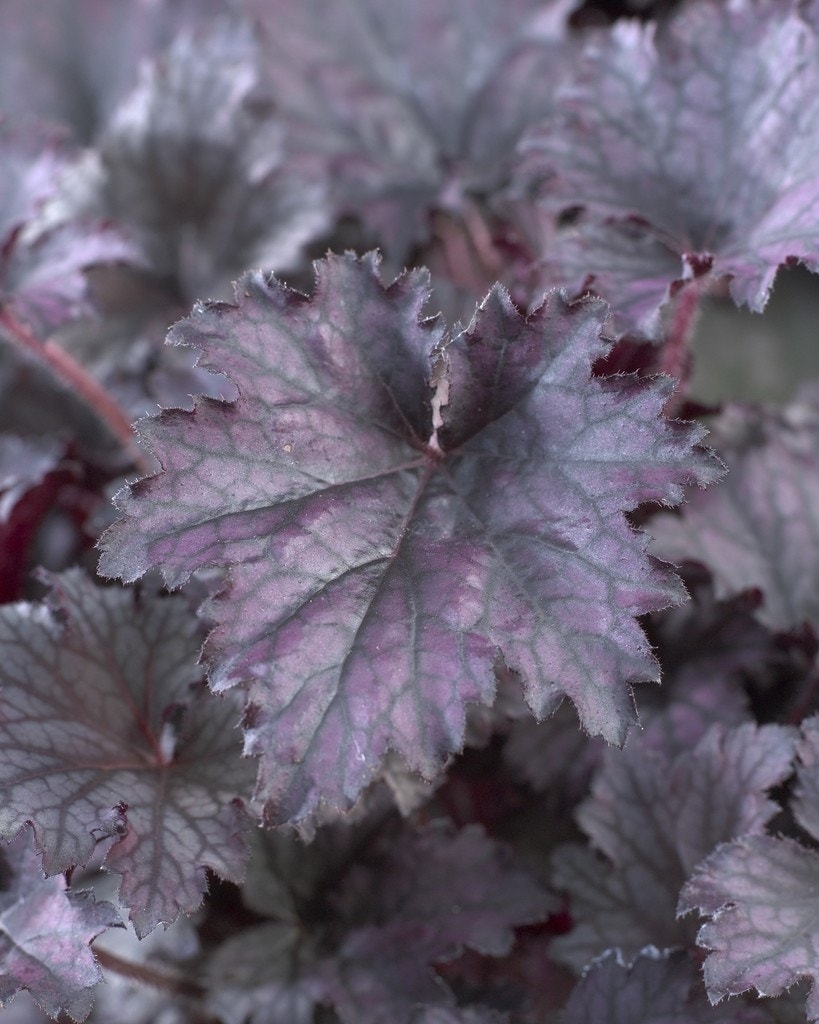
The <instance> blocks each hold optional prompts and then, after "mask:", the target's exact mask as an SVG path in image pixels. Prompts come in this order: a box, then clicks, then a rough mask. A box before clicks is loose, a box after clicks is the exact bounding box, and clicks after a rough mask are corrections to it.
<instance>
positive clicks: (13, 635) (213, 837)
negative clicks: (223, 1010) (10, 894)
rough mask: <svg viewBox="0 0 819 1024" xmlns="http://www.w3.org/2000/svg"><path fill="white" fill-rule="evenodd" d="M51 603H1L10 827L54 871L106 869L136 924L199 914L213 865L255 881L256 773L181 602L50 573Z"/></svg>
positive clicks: (3, 763)
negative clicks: (247, 828) (246, 799)
mask: <svg viewBox="0 0 819 1024" xmlns="http://www.w3.org/2000/svg"><path fill="white" fill-rule="evenodd" d="M51 582H52V592H51V603H50V605H33V604H22V603H21V604H16V605H7V606H5V607H3V608H0V642H2V646H3V655H4V657H3V664H2V666H1V667H0V681H2V691H0V793H2V807H1V808H0V832H2V834H3V835H4V836H5V837H11V836H13V835H14V834H15V833H17V832H18V831H19V830H20V829H21V828H22V827H23V826H24V825H25V824H26V823H29V824H31V825H32V826H33V828H34V834H35V837H36V843H37V847H38V849H39V850H41V851H42V853H43V863H44V866H45V870H46V872H47V873H48V874H54V873H56V872H60V871H66V870H68V869H69V868H71V867H73V866H75V865H83V864H85V863H86V862H87V861H88V859H89V858H90V857H91V855H92V853H93V852H94V849H95V847H96V845H97V843H98V842H99V841H101V840H103V839H113V840H114V843H113V845H112V846H111V848H110V849H109V850H108V853H107V857H106V861H105V866H106V867H107V868H108V869H109V870H111V871H115V872H117V873H119V874H121V875H122V876H123V879H122V882H121V886H120V898H121V900H122V902H123V903H124V904H125V906H126V907H128V908H129V910H130V913H131V919H132V921H133V923H134V926H135V928H136V930H137V932H138V934H140V935H143V934H145V933H146V932H148V931H150V930H151V929H152V928H154V927H155V926H156V925H157V924H158V923H159V922H165V923H168V922H170V921H173V920H174V919H175V918H176V917H177V915H178V914H179V913H180V911H185V912H188V913H190V912H191V911H193V910H194V909H195V908H196V907H197V906H198V905H199V902H200V901H201V898H202V893H203V892H204V890H205V884H206V879H205V869H206V868H210V869H211V870H213V871H215V872H216V873H217V874H218V875H221V876H222V877H223V878H228V879H231V880H233V881H239V880H240V879H241V877H242V872H243V866H244V860H245V855H246V854H245V847H244V842H243V840H242V838H241V832H242V830H243V824H244V818H243V814H242V812H241V808H240V806H239V805H240V803H241V798H242V796H244V795H245V794H246V790H247V788H248V786H249V783H250V780H251V778H252V771H251V772H250V774H249V772H248V769H249V768H250V765H249V764H248V763H247V762H245V761H243V760H242V758H241V756H240V753H239V750H238V749H237V747H236V740H235V738H234V734H233V733H232V728H233V725H234V722H235V714H234V709H233V707H232V705H231V703H230V702H227V703H225V704H223V705H222V706H219V702H218V701H216V700H215V699H214V698H213V697H212V696H211V695H209V694H208V693H207V690H206V689H204V686H203V684H202V683H201V680H200V676H201V672H200V670H199V669H197V667H196V664H195V659H196V652H197V650H198V647H199V643H200V638H199V635H198V625H197V623H196V620H195V618H194V617H193V615H192V614H191V612H190V610H189V609H188V607H187V604H186V602H185V601H184V600H183V599H182V598H172V599H161V598H157V597H150V596H147V595H146V596H142V597H138V598H135V595H134V594H133V593H132V592H128V591H124V590H120V589H118V588H110V587H109V588H104V589H103V588H100V587H96V586H94V585H93V584H92V583H91V582H90V581H89V580H88V579H87V578H86V577H85V576H84V575H83V573H81V572H80V571H79V570H72V571H70V572H68V573H65V574H63V575H62V576H59V577H53V578H51Z"/></svg>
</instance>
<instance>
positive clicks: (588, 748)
mask: <svg viewBox="0 0 819 1024" xmlns="http://www.w3.org/2000/svg"><path fill="white" fill-rule="evenodd" d="M605 749H606V744H605V742H604V741H603V740H602V739H601V738H600V737H599V736H591V737H590V736H587V735H586V733H585V732H584V731H583V729H582V728H581V726H580V723H579V722H578V720H577V714H576V713H575V711H574V709H573V708H572V706H571V705H569V704H567V703H565V702H564V703H563V704H561V705H560V707H559V708H558V709H557V711H555V713H554V714H553V715H550V716H549V718H547V719H545V720H544V721H543V722H536V721H535V720H534V719H532V718H531V717H530V718H518V719H516V720H515V721H514V722H513V723H512V725H511V727H510V729H509V734H508V736H507V738H506V742H505V743H504V747H503V757H504V760H505V761H506V763H507V764H508V765H509V767H510V768H511V769H512V771H513V773H514V774H515V776H516V777H517V778H518V779H521V780H522V781H524V782H527V783H528V784H529V785H530V786H531V787H532V788H533V789H534V790H536V791H541V790H547V791H548V792H549V795H550V798H551V800H552V801H554V802H555V803H556V805H557V806H559V807H561V808H563V809H565V808H567V807H571V806H573V805H574V804H575V803H576V802H577V801H578V800H579V799H580V798H581V797H582V796H583V795H584V794H585V793H586V791H587V789H588V786H589V780H590V779H591V776H592V774H593V773H594V770H595V768H597V766H598V764H599V763H600V759H601V757H602V756H603V752H604V750H605Z"/></svg>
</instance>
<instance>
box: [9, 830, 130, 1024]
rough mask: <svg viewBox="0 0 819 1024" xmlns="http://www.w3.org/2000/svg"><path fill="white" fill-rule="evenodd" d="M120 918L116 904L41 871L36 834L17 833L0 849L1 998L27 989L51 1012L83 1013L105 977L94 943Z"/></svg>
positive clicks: (79, 1015) (78, 1017)
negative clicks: (34, 842)
mask: <svg viewBox="0 0 819 1024" xmlns="http://www.w3.org/2000/svg"><path fill="white" fill-rule="evenodd" d="M119 924H120V920H119V915H118V914H117V912H116V910H115V909H114V908H113V907H112V906H111V904H110V903H97V902H95V900H94V897H93V896H92V894H91V893H90V892H74V891H72V890H70V889H68V888H67V886H66V883H65V879H64V878H63V877H62V876H61V875H58V876H57V877H56V878H43V873H42V869H41V868H40V860H39V857H37V856H36V854H35V853H34V851H33V850H32V846H31V837H30V836H29V835H28V834H27V833H26V834H24V835H21V836H19V837H18V838H17V839H16V840H15V841H14V842H13V843H12V844H11V845H10V846H7V847H4V848H3V849H2V851H1V852H0V1005H2V1004H5V1003H6V1002H7V1001H8V1000H9V999H11V998H13V996H15V995H16V994H17V993H18V992H19V991H20V990H21V989H27V990H28V991H29V992H30V993H31V994H32V996H33V997H34V999H35V1001H36V1002H37V1005H38V1006H40V1007H41V1008H42V1009H43V1010H44V1011H45V1012H46V1013H47V1014H49V1015H50V1016H51V1017H53V1018H55V1019H56V1017H57V1015H58V1014H59V1013H61V1012H62V1011H63V1010H64V1011H65V1012H66V1013H67V1014H68V1015H69V1017H71V1019H72V1020H76V1021H81V1020H85V1018H86V1017H87V1016H88V1014H89V1013H90V1011H91V1003H92V989H93V988H94V987H95V986H96V984H97V983H98V982H99V981H101V980H102V974H101V972H100V969H99V967H98V966H97V963H96V961H95V960H94V956H93V954H92V952H91V950H90V949H89V943H90V942H91V941H92V939H95V938H96V937H97V936H98V935H99V934H100V933H101V932H103V931H104V930H105V929H106V928H112V927H115V926H117V925H119Z"/></svg>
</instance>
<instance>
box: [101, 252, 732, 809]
mask: <svg viewBox="0 0 819 1024" xmlns="http://www.w3.org/2000/svg"><path fill="white" fill-rule="evenodd" d="M317 269H318V275H319V276H318V284H317V287H316V292H315V294H314V296H313V297H312V298H311V299H306V298H305V297H304V296H301V295H299V294H297V293H295V292H290V291H287V290H286V289H284V288H283V287H282V286H281V285H279V284H278V283H277V282H275V280H274V281H267V280H266V279H265V278H264V277H262V276H261V275H259V274H249V275H247V276H245V277H244V278H243V279H242V281H241V282H240V284H239V286H238V290H237V297H238V303H239V305H237V306H226V305H206V306H202V307H199V308H198V309H197V310H196V311H195V313H194V315H193V316H192V317H191V318H190V319H189V320H187V321H184V322H183V323H182V324H181V325H179V326H178V327H177V328H176V329H175V331H174V339H175V340H176V341H177V342H183V343H188V344H191V345H194V346H195V347H197V348H199V349H200V350H202V351H203V352H204V353H205V356H204V360H203V363H202V365H204V366H205V367H206V368H207V369H213V370H222V371H223V372H225V373H226V374H227V375H228V376H229V377H230V379H231V380H232V381H233V383H234V384H235V385H236V387H237V389H238V391H239V398H238V400H237V401H236V402H235V403H234V404H232V405H226V404H219V403H215V402H202V403H200V404H199V407H198V408H197V409H196V411H195V412H194V413H193V414H192V415H191V414H188V413H184V412H179V413H176V412H167V413H165V414H163V415H162V416H161V417H159V418H157V419H154V420H146V421H143V424H142V428H141V432H142V435H143V436H144V438H145V439H146V440H147V441H148V443H149V445H150V447H151V448H152V449H153V450H154V451H155V452H156V454H157V456H158V457H159V459H160V461H161V462H162V464H163V466H164V468H165V471H164V473H163V474H161V475H159V476H156V477H153V478H150V479H147V480H144V481H142V482H140V483H138V484H137V485H136V487H135V488H134V490H133V493H132V495H131V496H130V497H127V496H124V497H123V498H121V505H122V508H123V510H124V511H125V512H126V513H128V518H127V519H126V520H124V521H123V522H121V523H120V524H118V525H116V526H115V527H114V528H113V529H112V530H111V531H110V532H109V533H107V534H106V536H105V538H104V540H103V548H104V554H103V558H102V560H101V562H100V569H101V572H103V573H104V574H106V575H110V576H114V575H117V576H122V577H123V578H124V579H127V580H133V579H135V578H137V577H138V576H140V575H141V574H142V573H144V572H145V571H146V570H147V569H148V568H149V567H150V566H161V567H162V571H163V573H164V575H165V578H166V580H167V581H168V582H169V583H170V584H171V585H174V586H175V585H179V584H180V583H181V582H182V581H184V580H185V579H186V578H187V577H188V576H189V575H190V573H191V571H192V570H193V569H195V568H197V567H204V566H208V565H226V566H229V567H230V585H229V587H228V588H227V589H226V591H225V592H224V594H223V595H222V596H220V597H219V598H218V599H217V600H216V601H215V602H213V605H212V607H210V608H209V614H211V615H213V616H214V617H215V619H216V621H217V623H218V625H217V627H216V629H215V631H214V632H213V633H212V634H211V636H210V638H209V640H208V644H207V648H206V652H205V653H206V657H207V659H208V662H209V664H210V676H211V682H212V684H213V685H214V686H215V687H216V688H217V689H223V688H225V687H228V686H232V685H235V684H236V683H238V682H243V683H246V684H247V685H248V694H249V709H248V712H247V715H246V729H247V749H248V750H249V751H250V752H252V753H258V754H261V755H262V762H261V769H260V779H259V790H258V793H259V796H260V798H261V799H262V800H263V801H264V802H265V804H266V814H267V816H268V817H269V818H270V819H272V820H288V819H293V820H296V821H304V820H305V819H307V818H309V816H310V815H311V814H312V813H313V812H314V810H315V809H316V807H317V806H318V805H319V804H320V803H321V802H322V801H326V802H327V803H328V805H329V806H331V807H333V806H335V807H344V806H349V804H350V803H351V802H352V801H353V800H354V799H355V797H356V796H357V794H358V793H359V792H360V790H361V789H362V787H363V786H364V785H366V783H367V782H368V781H369V780H370V779H371V778H372V777H373V774H374V773H375V772H376V771H377V770H378V766H379V763H380V761H381V759H382V758H383V756H384V754H385V753H386V751H387V750H388V749H389V748H393V749H395V750H396V751H397V752H398V753H400V754H401V755H402V756H403V757H404V758H405V759H406V760H407V762H408V763H409V765H410V767H412V768H413V769H414V770H416V771H420V772H421V773H422V774H423V775H425V776H426V777H428V778H429V777H432V776H434V775H435V773H436V771H437V770H438V769H439V766H440V764H441V762H442V760H443V757H444V756H445V755H446V754H447V753H449V752H450V751H453V750H457V749H458V748H459V747H460V745H461V743H462V740H463V733H464V706H465V704H466V703H467V702H469V701H480V702H485V703H488V702H491V700H492V697H493V694H494V689H495V684H494V673H493V665H494V663H495V662H496V659H497V657H498V655H499V654H500V655H501V656H502V657H503V658H504V659H505V661H506V662H507V664H508V665H509V666H510V667H511V668H513V669H515V670H517V671H519V672H520V673H521V675H522V677H523V679H524V681H525V687H526V693H527V699H528V702H529V704H530V706H531V707H532V709H533V710H534V711H535V713H536V714H537V715H543V714H545V713H548V712H549V711H550V710H552V708H554V707H555V706H556V704H557V703H558V701H559V698H560V696H561V695H562V694H568V695H569V696H570V697H571V698H572V700H573V701H574V702H575V704H576V705H577V706H578V708H579V711H580V716H581V720H582V721H583V724H584V725H585V727H586V728H587V729H589V730H590V731H592V732H599V733H602V734H603V735H605V736H606V737H607V738H608V739H611V740H616V739H618V738H622V736H623V735H624V732H625V728H626V725H627V723H628V722H629V721H630V720H632V718H633V709H632V707H631V702H630V697H629V689H628V685H627V684H628V683H630V682H632V681H635V680H638V679H651V678H656V674H657V672H656V665H655V663H654V661H653V659H652V657H651V654H650V651H649V650H648V648H647V645H646V642H645V639H644V637H643V635H642V632H641V631H640V629H639V627H638V626H637V624H636V622H635V621H634V616H635V615H637V614H640V613H642V612H645V611H647V610H649V609H651V608H657V607H660V606H665V605H667V604H669V603H673V602H674V601H678V600H680V598H681V596H682V594H681V591H680V587H679V584H678V582H677V581H676V579H675V578H673V577H671V576H670V575H669V574H668V573H667V572H666V571H665V570H664V569H663V568H662V567H659V566H658V565H656V564H652V563H651V562H650V561H648V560H647V559H646V558H645V556H644V554H643V538H641V537H640V536H639V535H637V534H636V533H635V532H634V531H633V530H632V529H631V528H630V527H629V526H628V525H627V524H626V521H625V519H624V516H623V511H624V510H625V509H627V508H633V507H634V506H635V505H637V504H639V503H640V502H642V501H645V500H651V499H655V500H659V501H661V502H669V503H673V502H676V501H677V500H678V499H679V496H680V493H681V485H682V484H683V482H685V481H687V480H688V481H690V480H698V481H700V482H705V481H708V480H711V479H713V478H714V477H715V476H717V475H718V473H719V469H718V467H717V466H716V465H715V463H714V462H713V461H712V460H711V458H710V457H709V456H708V455H706V454H705V453H703V452H698V453H693V452H692V451H691V445H692V443H694V442H696V441H698V440H699V438H700V437H701V431H700V429H699V428H697V427H695V426H693V425H689V424H682V423H671V424H669V423H665V422H663V421H662V420H661V419H660V410H661V408H662V405H663V402H664V401H665V397H666V395H667V391H668V388H667V384H666V383H665V382H652V383H645V382H640V381H637V380H634V379H628V380H621V379H616V380H612V381H607V382H601V381H599V380H597V379H594V378H592V377H591V376H590V365H591V362H592V361H593V360H594V359H595V358H596V357H597V355H598V354H599V353H600V351H601V350H602V349H603V347H604V343H603V342H602V341H601V339H600V337H599V331H600V325H601V321H602V318H603V316H604V310H603V309H602V308H601V306H600V305H599V304H597V303H594V302H591V303H585V304H579V305H574V306H572V305H569V304H568V303H567V302H566V301H565V300H564V299H563V298H561V297H560V296H559V295H558V294H551V295H550V296H548V297H547V298H546V300H545V302H544V304H543V305H542V306H541V307H540V308H539V309H538V310H537V311H536V312H534V313H533V314H532V315H531V316H530V317H529V318H524V317H522V316H521V315H520V314H519V313H518V312H517V311H516V310H515V308H514V307H513V306H512V304H511V302H510V301H509V299H508V297H507V296H506V295H505V293H504V292H503V291H502V290H500V289H496V290H494V291H493V292H491V293H490V295H489V296H488V297H487V299H486V300H485V302H484V304H483V305H482V307H481V309H480V311H479V312H478V313H477V314H476V318H475V320H474V321H473V323H472V325H471V326H470V327H469V329H468V330H466V331H465V332H463V333H461V334H457V335H456V336H454V337H452V336H448V335H445V332H444V330H443V328H442V326H441V325H440V324H439V323H438V322H437V321H435V322H433V321H419V313H420V311H421V308H422V305H423V303H424V300H425V298H426V294H425V290H424V283H425V279H424V277H423V276H422V275H420V274H419V273H413V274H410V275H407V276H404V277H402V278H400V279H399V280H398V281H396V282H395V283H394V284H393V285H391V286H390V287H389V288H385V287H384V286H383V285H382V283H381V281H380V280H379V278H378V274H377V269H376V264H375V262H374V261H373V260H372V259H371V258H366V259H365V260H363V261H360V262H359V261H358V260H356V259H355V258H354V257H352V256H347V257H333V258H330V259H328V260H327V261H324V262H323V263H320V264H317ZM433 373H434V374H435V381H436V388H437V390H435V391H434V390H433V388H432V386H431V384H430V381H431V380H432V379H433Z"/></svg>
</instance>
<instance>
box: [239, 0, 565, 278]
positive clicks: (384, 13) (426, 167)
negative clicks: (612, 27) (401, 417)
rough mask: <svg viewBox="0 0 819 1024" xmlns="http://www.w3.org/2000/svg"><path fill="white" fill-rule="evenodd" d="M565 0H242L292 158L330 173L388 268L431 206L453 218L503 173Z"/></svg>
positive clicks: (538, 99) (548, 93) (551, 51)
mask: <svg viewBox="0 0 819 1024" xmlns="http://www.w3.org/2000/svg"><path fill="white" fill-rule="evenodd" d="M569 6H570V5H569V4H568V3H566V2H565V0H561V2H559V3H554V4H551V5H543V4H541V3H539V2H537V0H511V2H510V0H506V2H504V3H501V2H500V0H464V2H459V3H456V2H454V0H416V2H415V3H413V4H410V5H407V4H402V3H400V2H387V3H385V2H383V0H352V2H347V3H335V2H334V0H305V2H302V3H300V4H292V3H288V2H286V0H284V2H283V0H250V3H249V7H250V9H251V10H253V11H254V12H256V13H257V14H258V15H259V18H260V20H261V23H262V26H263V27H264V29H265V30H266V31H265V45H266V50H267V54H268V59H267V73H268V75H269V76H270V78H271V81H272V84H273V86H274V91H275V94H276V98H277V102H278V103H279V104H280V106H281V109H282V110H283V113H284V116H285V118H286V119H287V122H288V129H289V135H290V137H291V138H293V139H294V157H295V159H296V161H297V162H298V165H299V166H301V167H304V168H305V173H306V174H307V175H308V176H314V177H318V178H324V179H329V180H330V182H331V187H332V191H333V194H334V199H335V202H336V204H337V206H338V208H339V210H340V211H341V212H343V213H348V214H350V213H353V214H358V215H360V216H362V217H363V219H364V220H365V221H366V222H367V223H368V225H369V226H370V227H371V228H373V229H374V230H375V231H376V233H377V234H376V237H377V239H378V242H379V244H381V245H384V246H385V247H386V249H387V252H388V254H389V256H390V257H391V258H392V259H394V260H395V262H396V263H397V264H398V265H399V266H400V264H401V263H402V262H404V261H405V259H406V257H407V255H408V254H409V252H410V251H411V248H412V246H413V245H414V244H415V243H416V242H418V241H425V240H426V239H427V237H428V234H429V218H430V213H431V212H432V211H433V210H434V209H444V210H449V211H450V212H452V213H454V214H456V215H462V214H465V212H466V211H467V210H468V208H469V205H470V202H474V201H475V200H476V199H478V200H481V199H483V198H484V197H485V196H487V195H491V194H492V193H493V192H494V191H497V190H498V188H499V187H500V185H502V184H503V182H504V181H505V179H506V177H507V176H508V170H509V164H510V157H511V154H512V152H513V151H514V147H515V143H516V142H517V140H518V139H519V138H520V136H521V134H522V133H523V131H524V129H525V128H526V127H528V126H529V125H531V124H534V123H536V122H537V121H538V120H540V119H541V118H542V117H543V116H544V115H545V113H546V111H548V110H549V108H550V106H551V102H552V94H553V89H554V85H555V83H556V82H557V80H558V79H559V77H560V75H561V74H562V73H563V71H564V69H565V66H566V63H567V58H568V56H569V55H570V54H571V53H572V50H573V46H572V40H571V39H570V38H569V37H568V36H567V34H566V32H565V25H564V23H565V19H566V16H567V14H568V7H569ZM316 25H321V26H322V31H321V32H316Z"/></svg>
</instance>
